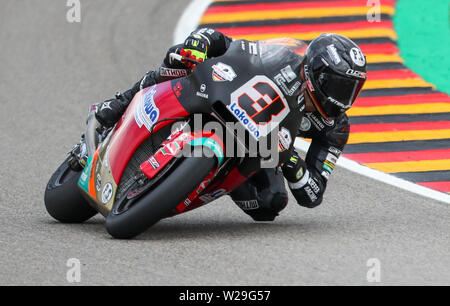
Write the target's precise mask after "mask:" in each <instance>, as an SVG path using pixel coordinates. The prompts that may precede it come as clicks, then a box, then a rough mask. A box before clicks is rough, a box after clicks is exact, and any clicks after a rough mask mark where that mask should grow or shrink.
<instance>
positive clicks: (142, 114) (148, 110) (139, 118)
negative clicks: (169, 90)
mask: <svg viewBox="0 0 450 306" xmlns="http://www.w3.org/2000/svg"><path fill="white" fill-rule="evenodd" d="M155 93H156V86H153V87H152V88H151V89H150V90H149V91H147V92H146V93H145V94H144V95H143V96H142V98H141V101H140V103H139V105H138V107H137V108H136V111H135V113H134V119H135V120H136V123H137V125H138V126H139V127H140V128H141V127H142V126H143V125H145V127H146V128H147V129H148V130H149V131H151V129H152V127H153V125H154V124H155V123H156V122H157V121H158V119H159V108H158V107H157V106H156V104H155V101H154V96H155Z"/></svg>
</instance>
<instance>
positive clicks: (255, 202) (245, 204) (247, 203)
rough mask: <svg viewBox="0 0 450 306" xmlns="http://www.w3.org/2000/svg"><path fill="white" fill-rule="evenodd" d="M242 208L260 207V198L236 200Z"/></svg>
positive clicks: (252, 208)
mask: <svg viewBox="0 0 450 306" xmlns="http://www.w3.org/2000/svg"><path fill="white" fill-rule="evenodd" d="M235 203H236V204H237V205H238V206H239V207H240V208H241V209H242V210H254V209H258V208H259V204H258V200H249V201H235Z"/></svg>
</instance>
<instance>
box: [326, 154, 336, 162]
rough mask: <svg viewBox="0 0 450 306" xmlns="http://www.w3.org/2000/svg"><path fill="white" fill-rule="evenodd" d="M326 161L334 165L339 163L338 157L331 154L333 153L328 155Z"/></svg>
mask: <svg viewBox="0 0 450 306" xmlns="http://www.w3.org/2000/svg"><path fill="white" fill-rule="evenodd" d="M326 160H327V161H329V162H330V163H332V164H336V163H337V161H338V157H337V156H335V155H333V154H331V153H328V155H327V158H326Z"/></svg>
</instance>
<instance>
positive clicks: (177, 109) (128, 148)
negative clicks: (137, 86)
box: [109, 82, 189, 184]
mask: <svg viewBox="0 0 450 306" xmlns="http://www.w3.org/2000/svg"><path fill="white" fill-rule="evenodd" d="M188 115H189V113H188V112H187V111H186V110H185V109H184V108H183V106H182V105H181V104H180V102H178V99H177V98H176V96H175V95H174V93H173V91H172V88H171V84H170V82H164V83H161V84H158V85H155V86H152V87H149V88H145V89H143V90H141V91H140V92H138V93H137V94H136V95H135V96H134V98H133V100H132V101H131V103H130V105H129V106H128V108H127V110H126V112H125V114H124V115H123V117H122V119H121V121H120V122H119V123H118V125H117V127H116V132H115V133H114V135H113V136H112V139H111V143H110V145H109V147H110V149H109V164H110V165H111V171H112V175H113V177H114V181H115V182H116V184H119V181H120V178H121V176H122V173H123V171H124V170H125V167H126V165H127V163H128V161H129V160H130V158H131V156H132V155H133V153H134V152H135V151H136V150H137V148H138V147H139V146H140V145H141V143H142V142H144V140H145V139H147V138H148V137H149V136H150V129H151V127H152V125H153V124H154V123H156V122H158V121H160V120H163V119H168V118H174V117H185V116H188ZM171 123H172V121H166V122H162V123H160V124H158V125H156V126H155V128H154V129H153V132H156V131H158V130H159V129H161V128H163V127H164V126H167V125H168V124H171Z"/></svg>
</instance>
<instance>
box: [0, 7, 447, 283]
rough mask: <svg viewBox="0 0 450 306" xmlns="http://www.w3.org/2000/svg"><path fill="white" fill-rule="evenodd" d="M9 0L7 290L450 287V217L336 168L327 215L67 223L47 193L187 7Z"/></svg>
mask: <svg viewBox="0 0 450 306" xmlns="http://www.w3.org/2000/svg"><path fill="white" fill-rule="evenodd" d="M81 3H82V11H81V13H82V14H81V18H82V19H81V23H69V22H67V20H66V13H67V11H68V10H69V8H68V7H66V1H53V0H41V1H39V3H37V2H36V1H31V0H27V1H25V0H24V1H16V0H3V1H2V7H1V10H0V29H1V30H0V46H1V47H0V103H1V104H0V105H1V111H0V122H1V130H0V143H1V151H0V156H1V167H0V209H1V213H0V258H1V261H0V285H70V283H69V282H68V281H67V279H66V273H67V271H68V270H69V267H68V266H67V265H66V264H67V261H68V259H70V258H76V259H78V260H79V261H80V263H81V283H80V284H82V285H336V284H339V285H372V284H376V283H369V282H368V280H367V273H368V271H369V269H370V268H371V267H368V266H367V263H368V260H369V259H372V258H376V259H378V260H379V263H380V265H381V266H380V267H381V275H380V283H379V284H382V285H412V284H414V285H424V284H427V285H448V284H450V269H449V267H450V257H449V256H448V255H449V241H450V222H449V221H450V207H449V206H448V204H445V203H441V202H437V201H433V200H429V199H427V198H423V197H420V196H417V195H415V194H412V193H409V192H406V191H402V190H400V189H397V188H396V187H393V186H390V185H385V184H382V183H378V182H375V181H373V180H371V179H369V178H366V177H363V176H359V175H355V174H354V173H351V172H349V171H346V170H343V169H342V168H339V167H338V168H337V169H336V170H335V172H334V174H333V175H332V177H331V179H330V183H329V187H328V190H327V192H326V194H325V199H324V203H323V204H322V206H320V207H318V208H316V209H313V210H308V209H306V208H302V207H299V206H298V205H297V204H296V203H295V200H294V199H293V198H291V200H290V203H289V205H288V207H287V208H286V209H285V210H284V211H283V212H282V214H281V216H280V217H279V218H278V219H277V220H276V222H273V223H255V222H253V221H252V220H251V219H250V218H249V217H247V216H246V215H245V214H244V213H242V212H241V211H240V209H239V208H238V207H237V206H235V205H234V204H233V203H232V202H231V201H230V199H229V198H224V199H222V200H219V201H217V202H215V203H213V204H210V205H208V206H206V207H203V208H200V209H198V210H195V211H193V212H190V213H188V214H186V215H181V216H178V217H175V218H172V219H167V220H164V221H162V222H160V223H159V224H157V225H156V226H155V227H154V228H152V229H151V230H149V231H148V232H146V233H144V234H142V235H141V236H139V237H138V238H137V239H135V240H131V241H118V240H113V239H112V238H110V236H109V235H108V234H107V232H106V230H105V228H104V225H103V222H104V221H103V218H102V217H99V216H97V217H95V218H93V219H92V220H90V221H89V222H87V223H86V224H84V225H63V224H58V223H56V222H55V221H53V220H52V219H51V217H50V216H49V215H48V214H47V213H46V211H45V208H44V202H43V197H44V189H45V185H46V183H47V181H48V179H49V177H50V175H51V174H52V173H53V171H54V170H55V169H56V168H57V166H58V165H59V164H60V162H61V161H62V160H63V159H64V156H65V153H66V152H67V151H69V150H70V149H71V147H72V145H73V144H75V143H76V142H77V141H78V138H79V136H80V135H81V133H82V130H83V129H84V122H85V118H86V115H87V112H88V108H89V106H90V104H92V103H94V102H99V101H102V100H104V99H105V98H109V97H112V96H113V95H114V93H115V92H116V91H117V90H125V89H127V88H128V87H130V86H131V85H132V84H134V82H136V81H137V80H138V79H139V78H140V77H141V76H142V75H143V74H144V73H145V72H146V71H147V70H149V69H151V68H152V67H156V66H158V65H159V63H160V62H161V59H162V57H163V55H164V54H165V51H166V49H167V47H168V46H169V45H171V43H172V37H173V31H174V28H175V25H176V20H178V19H179V17H180V16H181V14H182V12H183V10H184V8H185V6H186V5H187V1H177V0H165V1H161V0H159V1H147V0H115V1H108V0H95V1H88V0H82V1H81Z"/></svg>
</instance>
